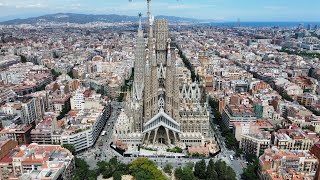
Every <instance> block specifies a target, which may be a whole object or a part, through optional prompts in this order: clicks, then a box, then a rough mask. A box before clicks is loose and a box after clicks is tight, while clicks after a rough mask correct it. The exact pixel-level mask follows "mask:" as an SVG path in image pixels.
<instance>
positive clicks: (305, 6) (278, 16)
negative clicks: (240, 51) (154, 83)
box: [0, 0, 320, 22]
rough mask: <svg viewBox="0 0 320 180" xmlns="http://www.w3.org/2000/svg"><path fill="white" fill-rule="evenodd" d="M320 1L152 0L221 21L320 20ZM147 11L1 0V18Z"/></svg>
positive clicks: (139, 1) (113, 4) (77, 0)
mask: <svg viewBox="0 0 320 180" xmlns="http://www.w3.org/2000/svg"><path fill="white" fill-rule="evenodd" d="M318 7H320V2H315V1H312V0H305V1H300V0H282V1H277V0H269V1H256V0H246V1H235V0H197V1H190V0H179V1H176V0H161V1H160V0H152V1H151V12H152V14H153V15H155V16H156V15H166V16H178V17H186V18H195V19H212V20H215V21H218V22H235V21H237V19H238V18H239V19H240V20H241V21H242V22H319V17H320V12H319V11H318ZM138 12H142V13H143V14H144V15H145V14H146V0H133V2H129V1H128V0H117V1H115V0H108V1H105V0H92V1H90V2H89V1H86V0H47V1H46V2H43V1H42V0H1V1H0V21H6V20H11V19H16V18H20V19H25V18H29V17H37V16H41V15H47V14H55V13H78V14H119V15H129V16H135V15H137V13H138Z"/></svg>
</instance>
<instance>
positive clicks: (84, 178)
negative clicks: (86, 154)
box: [72, 157, 98, 180]
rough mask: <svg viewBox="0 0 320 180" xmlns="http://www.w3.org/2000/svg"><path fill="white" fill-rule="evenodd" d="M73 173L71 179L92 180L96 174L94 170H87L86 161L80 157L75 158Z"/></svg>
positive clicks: (95, 177)
mask: <svg viewBox="0 0 320 180" xmlns="http://www.w3.org/2000/svg"><path fill="white" fill-rule="evenodd" d="M75 167H76V168H75V173H74V176H73V178H72V179H73V180H93V179H97V177H98V174H97V172H96V171H95V170H89V165H88V164H87V162H86V161H85V160H83V159H80V158H77V157H76V158H75Z"/></svg>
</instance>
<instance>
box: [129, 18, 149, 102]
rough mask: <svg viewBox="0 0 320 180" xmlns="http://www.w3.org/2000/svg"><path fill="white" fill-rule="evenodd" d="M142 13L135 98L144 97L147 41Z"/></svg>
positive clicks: (137, 50)
mask: <svg viewBox="0 0 320 180" xmlns="http://www.w3.org/2000/svg"><path fill="white" fill-rule="evenodd" d="M141 16H142V15H141V13H140V14H139V29H138V35H137V42H136V44H137V45H136V51H135V61H134V82H133V94H132V96H133V98H135V99H137V100H141V99H142V92H143V88H144V70H145V59H146V53H145V41H144V37H143V30H142V26H141Z"/></svg>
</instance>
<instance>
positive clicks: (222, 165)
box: [215, 160, 237, 180]
mask: <svg viewBox="0 0 320 180" xmlns="http://www.w3.org/2000/svg"><path fill="white" fill-rule="evenodd" d="M215 170H216V172H217V174H218V178H219V180H236V179H237V178H236V173H235V172H234V171H233V169H232V168H231V167H230V166H227V164H226V162H224V161H221V160H219V161H217V162H216V163H215Z"/></svg>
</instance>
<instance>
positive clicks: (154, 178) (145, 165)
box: [129, 158, 166, 180]
mask: <svg viewBox="0 0 320 180" xmlns="http://www.w3.org/2000/svg"><path fill="white" fill-rule="evenodd" d="M129 171H130V172H131V175H133V176H134V177H135V179H136V180H149V179H150V180H165V179H166V178H165V177H164V175H163V174H162V172H161V171H160V170H158V169H157V166H156V165H155V163H154V162H153V161H151V160H149V159H147V158H138V159H136V160H134V161H133V162H132V163H131V165H130V167H129Z"/></svg>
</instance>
